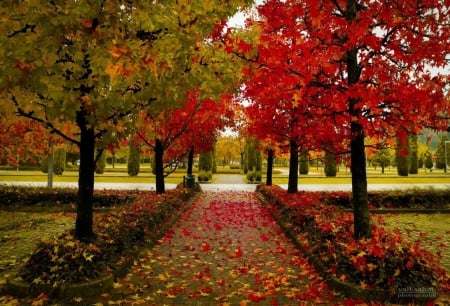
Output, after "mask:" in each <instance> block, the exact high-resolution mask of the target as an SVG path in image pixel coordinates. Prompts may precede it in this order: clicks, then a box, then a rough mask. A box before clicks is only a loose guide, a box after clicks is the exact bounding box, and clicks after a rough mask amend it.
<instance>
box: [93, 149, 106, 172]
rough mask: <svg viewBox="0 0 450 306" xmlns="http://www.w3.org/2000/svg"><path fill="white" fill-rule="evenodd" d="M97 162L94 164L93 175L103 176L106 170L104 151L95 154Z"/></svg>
mask: <svg viewBox="0 0 450 306" xmlns="http://www.w3.org/2000/svg"><path fill="white" fill-rule="evenodd" d="M96 156H97V158H98V159H97V162H96V163H95V173H97V174H103V173H105V168H106V151H105V150H103V151H102V152H97V154H96Z"/></svg>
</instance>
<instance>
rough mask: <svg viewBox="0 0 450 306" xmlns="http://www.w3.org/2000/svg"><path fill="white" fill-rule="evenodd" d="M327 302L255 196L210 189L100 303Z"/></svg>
mask: <svg viewBox="0 0 450 306" xmlns="http://www.w3.org/2000/svg"><path fill="white" fill-rule="evenodd" d="M330 297H331V298H330ZM332 297H333V293H332V292H331V291H330V290H329V289H328V288H327V285H326V282H325V281H324V280H323V279H322V278H321V277H319V275H318V274H317V273H316V272H315V271H314V269H313V268H312V267H311V266H310V265H309V263H308V261H307V260H306V259H305V258H303V257H302V255H301V254H300V252H299V250H297V249H296V248H295V246H294V245H293V244H292V243H291V242H290V241H289V240H288V239H287V238H286V237H285V235H284V233H283V231H282V230H281V229H280V228H279V227H278V225H277V223H276V222H275V221H274V219H273V218H272V216H271V215H270V213H269V212H268V211H267V209H266V208H265V207H263V206H262V205H261V204H260V203H259V202H258V200H257V199H256V196H255V195H254V194H253V193H249V192H220V193H217V192H209V193H203V194H202V195H201V197H200V199H199V200H198V201H196V202H195V203H194V204H193V206H192V207H191V208H190V209H189V210H188V211H187V212H186V213H185V214H184V216H183V217H182V218H181V220H180V221H179V222H178V223H177V224H176V225H175V226H174V227H173V230H171V231H169V232H168V233H167V234H166V235H165V237H164V238H163V239H161V240H160V243H159V244H158V245H156V246H155V247H154V248H152V249H151V250H149V251H147V252H145V253H144V254H143V256H142V257H141V258H140V260H136V261H135V264H134V265H133V267H132V268H131V271H130V272H129V274H128V275H127V276H126V277H124V278H122V279H119V280H118V281H117V283H116V285H115V289H114V290H113V291H112V292H111V293H110V294H108V295H103V297H102V298H104V299H105V301H108V302H111V301H116V302H118V303H119V304H120V305H132V304H133V303H135V304H139V302H142V301H145V302H144V304H145V305H208V306H209V305H247V303H249V304H250V305H254V303H253V302H259V303H258V304H260V305H300V304H301V305H317V304H325V305H330V304H334V302H336V301H335V300H333V298H332ZM102 302H103V301H102ZM228 303H229V304H228ZM302 303H303V304H302Z"/></svg>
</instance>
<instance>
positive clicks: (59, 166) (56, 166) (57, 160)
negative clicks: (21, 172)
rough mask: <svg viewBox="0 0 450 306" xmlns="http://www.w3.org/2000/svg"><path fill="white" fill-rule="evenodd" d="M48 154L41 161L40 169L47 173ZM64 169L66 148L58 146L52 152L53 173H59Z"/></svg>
mask: <svg viewBox="0 0 450 306" xmlns="http://www.w3.org/2000/svg"><path fill="white" fill-rule="evenodd" d="M49 158H51V157H50V156H49V157H48V158H46V159H44V160H42V162H41V170H42V172H44V173H48V166H49V164H48V163H49ZM64 170H66V150H65V149H62V148H58V149H56V150H55V151H54V152H53V173H54V174H57V175H61V174H63V173H64Z"/></svg>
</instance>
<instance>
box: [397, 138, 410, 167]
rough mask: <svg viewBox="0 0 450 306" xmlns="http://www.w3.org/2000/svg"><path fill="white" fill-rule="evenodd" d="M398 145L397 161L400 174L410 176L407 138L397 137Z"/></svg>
mask: <svg viewBox="0 0 450 306" xmlns="http://www.w3.org/2000/svg"><path fill="white" fill-rule="evenodd" d="M396 140H397V146H396V149H395V158H396V160H395V162H396V165H397V173H398V175H399V176H408V173H409V163H410V158H409V145H408V140H407V139H402V138H399V137H397V138H396Z"/></svg>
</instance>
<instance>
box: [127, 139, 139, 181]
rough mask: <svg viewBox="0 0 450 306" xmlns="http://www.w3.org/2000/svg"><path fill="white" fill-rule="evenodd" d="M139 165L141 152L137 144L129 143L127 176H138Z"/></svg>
mask: <svg viewBox="0 0 450 306" xmlns="http://www.w3.org/2000/svg"><path fill="white" fill-rule="evenodd" d="M140 165H141V152H140V147H139V144H138V143H136V142H134V141H130V145H129V151H128V175H129V176H137V175H138V174H139V170H140Z"/></svg>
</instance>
